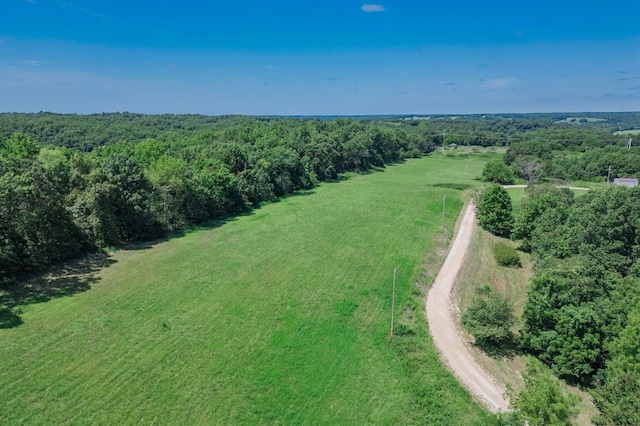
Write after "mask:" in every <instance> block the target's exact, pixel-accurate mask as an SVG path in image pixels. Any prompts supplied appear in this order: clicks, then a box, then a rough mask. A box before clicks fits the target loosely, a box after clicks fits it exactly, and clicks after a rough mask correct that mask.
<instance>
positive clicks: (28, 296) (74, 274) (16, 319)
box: [0, 253, 115, 328]
mask: <svg viewBox="0 0 640 426" xmlns="http://www.w3.org/2000/svg"><path fill="white" fill-rule="evenodd" d="M113 263H115V260H113V259H111V258H110V257H109V255H108V254H106V253H94V254H91V255H88V256H86V257H85V258H83V259H79V260H75V261H72V262H68V263H66V264H64V265H61V266H58V267H57V268H55V269H53V270H52V271H51V272H49V273H46V274H43V275H41V276H37V277H34V278H31V279H28V280H25V281H22V282H18V283H13V284H10V285H6V286H5V287H4V288H2V289H0V328H13V327H17V326H19V325H21V324H22V323H23V321H22V318H21V317H20V314H21V313H22V311H21V309H20V306H25V305H31V304H33V303H43V302H48V301H49V300H51V299H56V298H59V297H65V296H72V295H74V294H77V293H82V292H85V291H87V290H89V289H90V288H91V285H92V284H94V283H96V282H98V281H99V278H98V277H97V273H98V271H99V270H100V269H102V268H104V267H107V266H109V265H112V264H113Z"/></svg>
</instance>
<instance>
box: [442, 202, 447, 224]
mask: <svg viewBox="0 0 640 426" xmlns="http://www.w3.org/2000/svg"><path fill="white" fill-rule="evenodd" d="M446 204H447V194H444V195H443V196H442V232H444V207H445V205H446Z"/></svg>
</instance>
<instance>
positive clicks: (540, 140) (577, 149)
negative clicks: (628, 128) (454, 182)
mask: <svg viewBox="0 0 640 426" xmlns="http://www.w3.org/2000/svg"><path fill="white" fill-rule="evenodd" d="M536 134H537V135H536ZM529 136H533V138H532V139H530V140H525V141H522V142H514V143H512V144H511V145H510V146H509V147H508V148H507V152H506V153H505V155H504V158H503V160H504V163H505V164H507V165H508V166H510V167H511V169H512V171H513V173H514V175H518V176H520V177H521V178H523V179H526V180H528V181H530V180H531V179H532V178H534V179H535V180H536V181H558V180H566V181H570V180H587V181H605V180H606V179H607V178H610V179H614V178H616V177H638V176H640V146H637V145H634V144H633V143H632V144H631V146H628V145H627V141H628V139H629V137H628V136H620V135H613V134H610V133H607V132H604V131H600V130H579V129H565V130H559V129H556V130H554V131H552V132H551V131H537V132H531V133H530V134H529ZM638 142H640V141H638ZM532 169H533V170H532ZM499 183H502V182H499Z"/></svg>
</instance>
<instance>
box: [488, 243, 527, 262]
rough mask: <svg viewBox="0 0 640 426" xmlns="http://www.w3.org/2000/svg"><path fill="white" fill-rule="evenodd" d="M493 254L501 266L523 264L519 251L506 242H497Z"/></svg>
mask: <svg viewBox="0 0 640 426" xmlns="http://www.w3.org/2000/svg"><path fill="white" fill-rule="evenodd" d="M493 256H494V257H495V258H496V262H498V265H500V266H506V267H510V266H522V265H521V263H520V255H519V254H518V251H517V250H516V249H514V248H513V247H511V246H509V245H507V244H505V243H497V244H496V245H494V246H493Z"/></svg>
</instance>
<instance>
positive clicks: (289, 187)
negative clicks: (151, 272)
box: [0, 115, 433, 285]
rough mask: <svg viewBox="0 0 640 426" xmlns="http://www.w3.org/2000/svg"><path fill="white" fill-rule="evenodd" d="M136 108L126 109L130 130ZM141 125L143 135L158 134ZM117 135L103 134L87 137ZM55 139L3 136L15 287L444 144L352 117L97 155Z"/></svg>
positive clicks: (109, 146)
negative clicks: (78, 260)
mask: <svg viewBox="0 0 640 426" xmlns="http://www.w3.org/2000/svg"><path fill="white" fill-rule="evenodd" d="M127 117H128V116H126V115H124V116H122V118H123V120H124V122H125V123H124V124H122V128H125V129H126V128H128V127H127V126H128V124H126V123H127V122H128V119H127ZM67 118H68V117H65V119H67ZM144 120H152V118H148V117H144ZM160 121H161V120H160ZM214 121H215V120H214ZM63 122H64V120H62V122H61V123H59V125H60V126H63V124H62V123H63ZM80 127H81V126H80ZM114 127H116V128H118V126H114ZM134 129H135V130H136V131H138V130H139V131H140V133H139V137H140V138H142V137H146V136H148V134H149V133H147V132H145V131H144V130H140V128H139V127H135V126H134ZM76 130H77V129H76ZM48 132H49V130H46V131H44V133H43V134H42V135H41V136H42V137H44V136H43V135H44V134H45V133H48ZM61 133H63V134H65V133H64V132H61ZM125 133H126V131H125ZM108 137H110V136H105V135H100V134H99V132H98V133H96V134H94V135H92V136H89V137H87V139H86V140H87V141H98V140H101V141H104V138H108ZM45 140H46V141H47V142H48V143H47V145H46V146H42V144H41V143H38V142H36V140H35V136H32V135H29V134H25V133H13V134H12V135H11V136H9V137H6V138H3V139H2V140H0V153H1V156H0V282H2V283H4V284H5V285H6V284H8V283H10V282H11V281H13V280H15V279H19V278H21V277H24V276H26V275H28V274H30V273H33V272H36V271H41V270H43V269H44V268H46V267H47V266H49V265H52V264H55V263H57V262H60V261H64V260H67V259H70V258H74V257H78V256H80V255H82V254H83V253H86V252H87V251H90V250H94V249H96V248H103V247H112V246H121V245H125V244H129V243H131V242H135V241H144V240H150V239H154V238H157V237H160V236H162V235H164V234H165V233H166V232H168V231H172V230H175V229H179V228H184V227H187V226H190V225H193V224H198V223H202V222H204V221H207V220H212V219H217V218H221V217H223V216H226V215H229V214H234V213H237V212H240V211H243V210H245V209H248V208H252V207H256V206H258V205H260V203H262V202H268V201H273V200H276V199H277V198H278V197H281V196H284V195H286V194H290V193H292V192H293V191H297V190H301V189H310V188H313V187H314V186H315V185H316V184H317V183H318V182H320V181H326V180H331V179H336V178H338V176H339V175H340V174H341V173H344V172H348V171H365V170H368V169H370V168H373V167H382V166H384V165H385V164H388V163H393V162H397V161H401V160H402V159H404V158H408V157H417V156H420V155H423V154H426V153H428V152H430V151H431V150H432V149H433V144H432V143H431V141H430V140H429V139H428V138H426V137H425V136H424V135H421V134H420V132H419V130H417V129H409V130H408V131H407V130H405V129H400V128H397V129H394V128H384V127H381V126H378V125H376V124H372V123H369V122H360V121H350V120H343V119H338V120H334V121H320V120H305V121H303V120H273V121H260V120H247V121H244V122H242V123H240V124H237V125H229V126H226V127H225V128H224V129H221V130H215V129H206V130H200V131H198V132H194V133H192V134H191V135H190V136H185V137H184V139H176V140H172V141H171V142H169V141H160V140H157V139H153V138H145V139H143V140H141V141H136V142H129V141H127V142H125V141H120V142H117V143H105V144H102V143H95V144H93V142H92V145H91V146H90V148H91V149H90V151H89V152H84V151H82V150H78V149H75V148H73V147H72V148H69V147H66V146H54V145H51V142H52V140H50V139H47V138H45ZM53 141H54V142H55V141H57V139H55V138H54V140H53ZM63 145H65V144H63ZM71 145H72V146H75V145H76V144H75V143H73V144H71ZM87 146H88V145H83V147H85V148H86V147H87Z"/></svg>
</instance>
